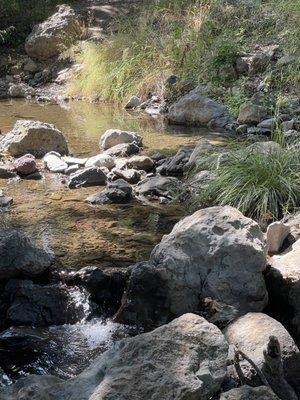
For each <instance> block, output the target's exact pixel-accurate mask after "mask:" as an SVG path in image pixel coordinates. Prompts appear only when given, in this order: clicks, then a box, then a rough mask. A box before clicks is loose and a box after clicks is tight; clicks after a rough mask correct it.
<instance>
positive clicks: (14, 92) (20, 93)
mask: <svg viewBox="0 0 300 400" xmlns="http://www.w3.org/2000/svg"><path fill="white" fill-rule="evenodd" d="M8 95H9V97H12V98H24V97H27V96H34V95H35V90H34V89H33V88H32V87H31V86H29V85H27V84H26V83H16V84H14V83H12V84H10V85H9V88H8Z"/></svg>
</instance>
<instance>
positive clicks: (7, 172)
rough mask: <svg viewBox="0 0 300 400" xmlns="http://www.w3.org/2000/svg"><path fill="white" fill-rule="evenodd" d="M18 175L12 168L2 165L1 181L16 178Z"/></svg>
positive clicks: (0, 169)
mask: <svg viewBox="0 0 300 400" xmlns="http://www.w3.org/2000/svg"><path fill="white" fill-rule="evenodd" d="M16 176H17V174H16V173H15V172H14V170H13V167H12V166H10V165H9V166H8V165H0V179H10V178H15V177H16Z"/></svg>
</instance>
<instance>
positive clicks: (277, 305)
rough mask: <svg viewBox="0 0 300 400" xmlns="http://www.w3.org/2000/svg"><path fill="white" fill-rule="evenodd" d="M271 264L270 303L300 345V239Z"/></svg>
mask: <svg viewBox="0 0 300 400" xmlns="http://www.w3.org/2000/svg"><path fill="white" fill-rule="evenodd" d="M270 265H271V268H270V269H268V270H267V273H266V283H267V286H268V290H269V293H270V305H271V307H272V309H274V311H275V312H277V313H278V314H279V316H280V317H281V318H283V319H284V321H285V322H287V324H288V325H289V326H290V328H291V330H292V331H293V333H294V337H295V339H296V340H297V343H298V345H300V240H297V242H296V243H294V244H293V245H292V247H291V249H290V251H287V252H286V253H285V254H282V255H278V256H273V257H272V259H271V260H270ZM280 312H282V314H283V315H280ZM299 368H300V367H299ZM299 385H300V382H299Z"/></svg>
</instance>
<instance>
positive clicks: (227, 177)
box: [192, 144, 300, 222]
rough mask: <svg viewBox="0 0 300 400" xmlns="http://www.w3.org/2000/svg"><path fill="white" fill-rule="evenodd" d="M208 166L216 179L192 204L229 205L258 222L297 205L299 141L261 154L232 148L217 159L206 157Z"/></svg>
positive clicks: (298, 200) (299, 181) (298, 203)
mask: <svg viewBox="0 0 300 400" xmlns="http://www.w3.org/2000/svg"><path fill="white" fill-rule="evenodd" d="M221 157H222V156H221ZM208 161H209V162H208ZM208 165H209V166H210V168H211V169H212V170H214V171H215V172H216V178H215V179H214V180H213V181H212V182H211V183H210V185H209V186H208V188H207V189H205V190H204V191H203V192H202V193H201V194H199V195H198V196H196V197H195V198H194V199H193V202H192V204H193V207H197V208H199V207H203V206H210V205H231V206H233V207H236V208H238V209H239V210H240V211H241V212H243V213H244V214H245V215H248V216H249V217H251V218H255V219H257V220H259V221H261V222H262V221H265V220H271V219H279V218H281V217H282V216H283V215H284V214H285V213H286V212H288V211H292V210H294V209H295V208H296V207H299V206H300V149H299V144H298V147H297V145H295V146H294V147H290V148H288V149H285V148H279V149H278V150H274V151H271V152H268V153H265V154H263V153H257V152H249V151H245V150H244V149H242V150H239V151H233V152H230V153H228V154H227V155H226V157H225V159H224V160H223V161H222V158H221V162H220V157H217V156H216V157H215V158H213V157H212V156H210V158H209V159H207V160H206V167H207V166H208ZM203 166H204V164H203V163H202V168H203Z"/></svg>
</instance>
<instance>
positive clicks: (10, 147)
mask: <svg viewBox="0 0 300 400" xmlns="http://www.w3.org/2000/svg"><path fill="white" fill-rule="evenodd" d="M5 150H6V151H8V152H9V153H10V154H11V155H12V156H13V157H19V156H23V155H25V154H27V153H30V154H32V155H34V156H35V157H37V158H41V157H43V156H44V155H45V154H46V153H48V152H49V151H57V152H58V153H60V154H67V153H68V145H67V141H66V139H65V137H64V135H63V134H62V132H61V131H60V130H58V129H57V128H55V126H54V125H52V124H47V123H45V122H40V121H31V120H18V121H17V122H16V123H15V126H14V128H13V130H12V131H10V132H9V133H8V134H7V135H6V136H5V137H4V138H3V139H2V140H1V141H0V151H5Z"/></svg>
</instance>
